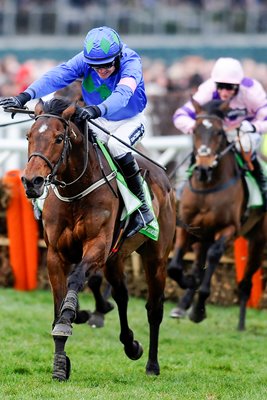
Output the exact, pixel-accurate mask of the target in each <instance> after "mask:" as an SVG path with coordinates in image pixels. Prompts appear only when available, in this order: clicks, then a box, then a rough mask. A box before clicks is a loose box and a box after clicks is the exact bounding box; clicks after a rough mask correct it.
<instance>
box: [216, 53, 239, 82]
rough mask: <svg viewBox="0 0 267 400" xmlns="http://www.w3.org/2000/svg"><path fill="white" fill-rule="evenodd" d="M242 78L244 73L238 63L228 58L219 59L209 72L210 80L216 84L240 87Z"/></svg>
mask: <svg viewBox="0 0 267 400" xmlns="http://www.w3.org/2000/svg"><path fill="white" fill-rule="evenodd" d="M243 78H244V71H243V68H242V66H241V64H240V62H239V61H238V60H236V59H235V58H230V57H225V58H224V57H221V58H219V59H218V60H217V61H216V63H215V64H214V67H213V69H212V72H211V79H212V80H213V81H214V82H216V83H232V84H235V85H240V83H241V81H242V79H243Z"/></svg>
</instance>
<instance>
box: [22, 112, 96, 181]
mask: <svg viewBox="0 0 267 400" xmlns="http://www.w3.org/2000/svg"><path fill="white" fill-rule="evenodd" d="M40 118H56V119H58V120H60V121H61V122H63V124H64V137H63V149H62V152H61V154H60V156H59V158H58V160H57V161H56V163H55V164H54V165H53V164H52V163H51V161H50V160H49V159H48V158H47V157H46V156H45V155H44V154H42V153H40V152H33V153H32V154H30V156H29V158H28V162H29V161H30V160H31V158H32V157H40V158H41V159H42V160H44V161H45V162H46V164H47V165H48V167H49V168H50V170H51V172H50V174H49V175H47V177H46V179H45V185H46V186H48V185H51V184H53V185H56V186H60V187H62V188H64V187H66V186H71V185H73V184H74V183H76V182H77V181H78V180H79V179H81V177H82V176H83V175H84V173H85V171H86V169H87V166H88V132H87V124H85V132H84V139H85V145H84V153H83V160H84V161H83V170H82V172H81V173H80V175H79V176H78V177H77V178H75V179H74V180H73V181H71V182H64V181H59V180H58V179H57V178H56V175H57V172H58V170H59V168H60V166H61V165H62V163H63V162H64V160H65V159H66V158H67V157H68V155H69V152H70V150H71V141H70V134H71V133H73V134H74V135H76V134H75V132H74V130H73V129H72V127H71V126H70V121H67V120H66V119H65V118H63V117H61V116H59V115H55V114H40V115H37V116H36V117H35V120H38V119H40Z"/></svg>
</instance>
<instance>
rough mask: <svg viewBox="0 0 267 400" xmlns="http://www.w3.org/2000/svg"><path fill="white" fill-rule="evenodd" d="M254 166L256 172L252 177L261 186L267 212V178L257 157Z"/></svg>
mask: <svg viewBox="0 0 267 400" xmlns="http://www.w3.org/2000/svg"><path fill="white" fill-rule="evenodd" d="M252 164H253V167H254V170H253V171H252V175H253V176H254V178H255V179H256V181H257V182H258V184H259V187H260V191H261V194H262V198H263V208H264V211H265V212H266V211H267V177H266V176H265V174H264V172H263V170H262V166H261V164H260V162H259V160H258V159H257V157H255V158H254V159H253V160H252Z"/></svg>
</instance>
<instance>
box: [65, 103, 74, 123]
mask: <svg viewBox="0 0 267 400" xmlns="http://www.w3.org/2000/svg"><path fill="white" fill-rule="evenodd" d="M75 111H76V104H75V103H72V104H71V105H69V107H68V108H66V110H64V111H63V113H62V117H63V118H64V119H66V120H69V119H71V117H72V116H73V114H75Z"/></svg>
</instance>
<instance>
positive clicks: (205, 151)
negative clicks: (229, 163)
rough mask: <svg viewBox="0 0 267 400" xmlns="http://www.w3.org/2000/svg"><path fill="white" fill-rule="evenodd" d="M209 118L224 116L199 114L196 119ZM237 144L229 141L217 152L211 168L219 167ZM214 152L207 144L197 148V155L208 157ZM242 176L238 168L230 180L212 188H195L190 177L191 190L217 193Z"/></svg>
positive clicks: (202, 192) (221, 119) (217, 118)
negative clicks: (221, 161)
mask: <svg viewBox="0 0 267 400" xmlns="http://www.w3.org/2000/svg"><path fill="white" fill-rule="evenodd" d="M200 118H201V119H207V120H213V119H215V120H219V121H220V122H221V121H223V118H220V117H219V116H217V115H209V114H198V115H197V116H196V120H197V119H200ZM234 146H235V143H234V142H231V143H229V145H227V146H226V147H225V148H224V149H223V150H221V151H219V152H218V153H216V154H215V155H214V159H213V161H212V163H211V165H209V167H208V168H209V170H210V171H212V170H213V169H214V168H216V167H217V165H218V163H219V161H220V160H221V159H222V158H223V157H224V156H225V155H226V154H227V153H229V151H231V150H232V149H233V148H234ZM211 154H212V151H211V148H210V147H208V146H206V145H203V144H202V145H201V146H200V147H199V148H198V149H196V155H197V156H198V157H207V156H210V155H211ZM239 178H240V173H239V171H238V170H237V169H236V173H235V175H234V176H233V177H232V178H231V179H229V180H228V181H226V182H224V183H220V184H218V185H216V186H213V187H210V188H205V189H195V188H193V186H192V181H191V178H190V179H189V187H190V190H191V191H192V192H194V193H198V194H208V193H215V192H219V191H221V190H225V189H226V188H228V187H229V186H232V185H234V184H235V183H236V182H237V180H238V179H239Z"/></svg>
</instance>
